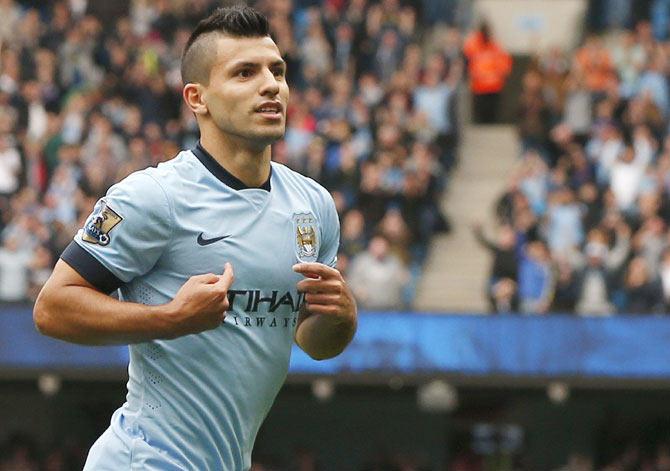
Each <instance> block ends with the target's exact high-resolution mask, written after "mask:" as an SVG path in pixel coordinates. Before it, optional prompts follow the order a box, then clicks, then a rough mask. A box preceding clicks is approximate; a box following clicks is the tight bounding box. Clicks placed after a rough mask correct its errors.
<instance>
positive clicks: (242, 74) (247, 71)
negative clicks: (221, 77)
mask: <svg viewBox="0 0 670 471" xmlns="http://www.w3.org/2000/svg"><path fill="white" fill-rule="evenodd" d="M252 75H254V71H253V70H251V69H242V70H240V71H239V72H238V73H237V76H238V77H240V78H249V77H251V76H252Z"/></svg>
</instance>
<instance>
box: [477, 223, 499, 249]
mask: <svg viewBox="0 0 670 471" xmlns="http://www.w3.org/2000/svg"><path fill="white" fill-rule="evenodd" d="M472 233H473V234H474V235H475V240H476V241H477V242H479V244H481V245H482V246H483V247H484V248H486V249H488V250H490V251H492V252H495V251H496V250H498V247H497V246H496V244H494V243H493V242H492V241H491V240H490V239H488V238H487V237H486V236H485V235H484V229H483V228H482V226H481V224H475V225H473V226H472Z"/></svg>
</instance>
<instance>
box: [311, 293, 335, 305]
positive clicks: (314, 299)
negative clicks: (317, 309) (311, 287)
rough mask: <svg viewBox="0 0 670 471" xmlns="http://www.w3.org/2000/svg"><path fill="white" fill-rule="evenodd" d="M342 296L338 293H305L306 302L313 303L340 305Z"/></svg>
mask: <svg viewBox="0 0 670 471" xmlns="http://www.w3.org/2000/svg"><path fill="white" fill-rule="evenodd" d="M340 301H341V300H340V297H339V296H338V295H337V294H321V293H319V294H313V293H307V294H306V295H305V302H307V303H309V304H310V305H311V304H332V305H339V304H340Z"/></svg>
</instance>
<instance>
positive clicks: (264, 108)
mask: <svg viewBox="0 0 670 471" xmlns="http://www.w3.org/2000/svg"><path fill="white" fill-rule="evenodd" d="M216 41H217V58H216V60H215V61H214V64H213V65H212V69H211V71H210V80H209V85H207V86H203V87H204V92H203V100H204V102H205V103H206V105H207V109H208V111H209V115H210V116H211V118H212V120H213V121H214V123H215V124H216V126H217V127H218V128H219V129H220V130H221V131H223V132H224V133H226V134H229V135H232V136H235V137H238V138H242V139H244V140H251V141H253V142H254V143H255V144H258V146H259V147H265V146H267V145H270V144H272V143H273V142H275V141H276V140H278V139H281V138H282V137H283V135H284V130H285V127H286V107H287V104H288V97H289V89H288V84H287V83H286V64H285V62H284V61H283V60H282V58H281V55H280V53H279V49H278V48H277V45H276V44H275V43H274V41H273V40H272V39H271V38H269V37H255V38H238V37H231V36H226V35H220V36H219V37H218V38H217V39H216Z"/></svg>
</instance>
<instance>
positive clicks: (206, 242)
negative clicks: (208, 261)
mask: <svg viewBox="0 0 670 471" xmlns="http://www.w3.org/2000/svg"><path fill="white" fill-rule="evenodd" d="M226 237H230V236H229V235H224V236H221V237H213V238H211V239H205V238H204V237H203V236H202V232H201V233H200V234H198V245H202V246H205V245H209V244H213V243H214V242H218V241H220V240H222V239H225V238H226Z"/></svg>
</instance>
